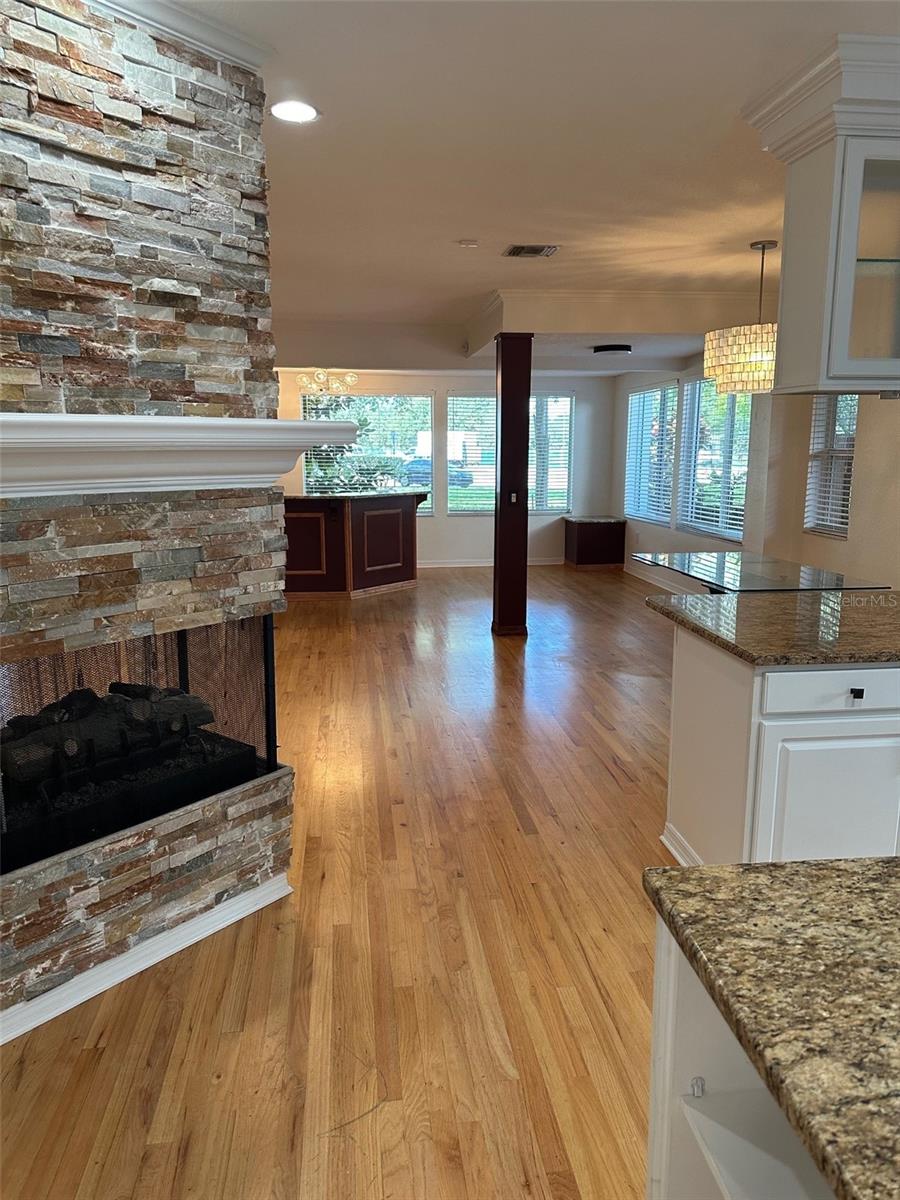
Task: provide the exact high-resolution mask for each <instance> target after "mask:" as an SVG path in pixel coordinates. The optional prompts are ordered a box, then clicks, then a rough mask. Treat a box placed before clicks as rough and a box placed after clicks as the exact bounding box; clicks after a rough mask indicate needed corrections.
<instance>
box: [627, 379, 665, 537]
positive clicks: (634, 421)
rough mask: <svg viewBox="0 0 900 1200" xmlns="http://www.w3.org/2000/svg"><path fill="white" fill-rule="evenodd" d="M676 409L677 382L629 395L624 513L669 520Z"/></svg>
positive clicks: (652, 519) (642, 518)
mask: <svg viewBox="0 0 900 1200" xmlns="http://www.w3.org/2000/svg"><path fill="white" fill-rule="evenodd" d="M677 412H678V384H677V383H670V384H665V385H664V386H663V387H657V388H650V389H649V390H647V391H643V392H632V393H631V395H630V396H629V397H628V443H627V447H626V451H625V515H626V516H627V517H638V518H640V519H641V520H644V521H659V522H661V523H662V524H665V525H668V524H670V523H671V520H672V477H673V468H674V464H675V426H676V419H677Z"/></svg>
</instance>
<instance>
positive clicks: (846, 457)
mask: <svg viewBox="0 0 900 1200" xmlns="http://www.w3.org/2000/svg"><path fill="white" fill-rule="evenodd" d="M842 399H852V400H854V401H855V405H856V411H855V414H854V417H855V420H854V426H853V446H852V447H851V448H850V449H849V450H846V449H838V448H836V447H835V444H834V441H835V436H836V434H837V418H838V401H839V400H842ZM820 407H824V408H826V410H827V413H826V417H825V422H824V426H823V432H824V435H825V444H824V445H821V446H816V445H815V441H816V434H817V432H818V431H819V430H818V425H817V411H818V409H819V408H820ZM858 428H859V394H858V393H856V392H841V393H833V392H829V393H824V392H820V393H818V394H816V395H815V396H813V399H812V406H811V408H810V420H809V451H808V456H807V464H806V491H805V494H804V498H803V532H804V533H812V534H816V535H818V536H819V537H830V538H835V539H837V540H838V541H846V540H847V539H848V537H849V536H850V511H851V506H852V504H853V468H854V465H855V458H856V439H857V436H858ZM839 462H844V463H847V464H849V467H850V472H849V479H848V492H847V515H846V521H845V522H843V523H841V524H836V523H835V524H822V523H819V522H817V521H816V520H815V516H816V513H817V512H819V511H821V510H822V509H823V508H824V507H825V506H824V505H823V504H822V503H821V496H822V492H823V485H824V482H825V480H827V479H830V478H831V472H830V471H822V470H821V467H822V465H823V464H829V465H830V466H831V467H832V468H833V467H834V466H835V464H837V463H839ZM817 468H819V470H817ZM814 475H815V476H817V479H816V480H815V484H814Z"/></svg>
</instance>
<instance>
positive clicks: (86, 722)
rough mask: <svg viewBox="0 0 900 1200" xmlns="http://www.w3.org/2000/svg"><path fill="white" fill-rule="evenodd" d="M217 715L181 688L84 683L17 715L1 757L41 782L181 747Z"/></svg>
mask: <svg viewBox="0 0 900 1200" xmlns="http://www.w3.org/2000/svg"><path fill="white" fill-rule="evenodd" d="M214 721H215V715H214V713H213V710H212V709H211V708H210V706H209V705H208V704H207V703H206V701H205V700H203V699H202V698H201V697H200V696H194V695H191V694H190V693H186V692H182V691H180V690H179V689H178V688H156V687H143V686H141V685H138V684H130V683H111V684H110V685H109V693H108V694H107V695H105V696H98V695H97V693H96V692H94V691H92V690H91V689H90V688H78V689H77V690H75V691H73V692H69V694H68V695H67V696H64V697H63V698H62V700H60V701H58V703H56V704H48V705H47V706H46V707H45V708H42V709H41V711H40V712H38V713H35V714H34V715H29V716H19V717H13V718H11V720H10V721H9V723H8V724H7V725H6V726H5V727H4V728H3V729H2V730H0V762H2V768H3V774H4V776H6V778H7V780H9V781H14V782H15V783H20V784H28V783H36V782H39V781H41V780H46V779H49V778H53V777H59V776H60V775H66V774H68V773H70V772H72V771H77V770H79V769H83V768H85V767H89V766H95V765H99V764H101V763H104V762H108V761H110V760H122V759H125V760H127V759H128V758H129V757H130V756H131V755H132V754H133V753H135V752H137V751H141V750H147V749H150V748H158V749H159V750H161V751H163V752H165V751H166V750H167V749H168V748H170V747H171V748H172V749H173V750H175V749H176V748H177V746H178V745H179V744H180V743H182V742H184V741H185V740H186V739H187V738H188V737H190V736H191V734H193V733H194V732H195V731H196V730H198V729H200V728H202V727H203V726H204V725H210V724H212V723H213V722H214Z"/></svg>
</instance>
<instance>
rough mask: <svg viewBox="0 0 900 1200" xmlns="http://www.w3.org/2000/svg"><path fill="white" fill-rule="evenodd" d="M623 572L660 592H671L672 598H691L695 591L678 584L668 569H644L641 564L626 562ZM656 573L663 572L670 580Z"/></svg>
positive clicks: (704, 589) (704, 590)
mask: <svg viewBox="0 0 900 1200" xmlns="http://www.w3.org/2000/svg"><path fill="white" fill-rule="evenodd" d="M625 570H626V571H627V572H628V574H629V575H635V576H636V577H637V578H638V579H643V580H644V582H645V583H652V584H653V586H654V587H655V588H657V589H659V590H660V591H663V592H671V593H672V594H673V595H674V596H692V595H695V594H696V591H697V589H696V588H691V587H683V586H682V585H681V584H680V583H678V582H677V581H676V579H675V576H674V575H672V572H671V571H669V569H668V567H646V566H644V565H642V564H641V563H636V562H634V561H633V560H628V561H626V563H625ZM657 571H665V572H666V575H672V578H671V579H668V578H665V577H661V576H660V575H658V574H656V572H657ZM703 592H704V594H705V593H706V588H703Z"/></svg>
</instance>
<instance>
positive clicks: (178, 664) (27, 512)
mask: <svg viewBox="0 0 900 1200" xmlns="http://www.w3.org/2000/svg"><path fill="white" fill-rule="evenodd" d="M144 7H146V6H144ZM141 8H142V6H141V5H140V4H138V3H134V4H131V5H129V4H128V3H126V2H125V0H122V3H116V4H115V5H109V6H105V5H104V4H102V3H100V2H98V3H96V4H90V3H84V2H83V0H16V2H15V3H14V4H13V5H12V9H10V8H9V7H8V6H7V8H5V9H3V13H2V14H0V39H2V45H3V47H4V56H5V57H4V87H3V90H2V95H0V149H2V151H3V164H2V167H0V211H2V215H3V217H4V226H5V237H6V238H7V239H8V241H7V247H6V248H5V275H4V279H3V282H2V287H0V306H2V312H3V316H4V330H5V332H4V337H3V341H2V346H0V349H2V355H3V358H2V366H3V387H2V392H0V410H2V414H3V415H2V416H0V439H2V452H3V464H2V466H3V472H2V479H0V487H2V501H0V503H2V514H0V515H2V526H3V547H2V580H0V588H2V600H3V617H2V635H3V647H2V661H0V726H2V727H3V728H2V746H0V759H2V767H3V782H4V796H5V812H4V816H3V820H4V822H5V826H6V835H7V836H6V839H5V844H4V860H5V864H6V868H7V869H6V870H5V871H4V873H3V875H2V878H0V904H2V929H0V933H2V941H3V956H2V984H0V1005H2V1007H3V1008H4V1010H5V1013H4V1026H3V1034H4V1037H9V1036H14V1035H15V1034H17V1033H20V1032H23V1031H25V1030H27V1029H28V1028H31V1027H32V1026H34V1025H35V1024H37V1023H39V1022H40V1021H42V1020H45V1019H47V1018H48V1017H49V1016H52V1015H54V1014H55V1013H57V1012H60V1011H63V1010H64V1009H65V1008H67V1007H71V1006H72V1005H73V1004H76V1003H79V1002H80V1001H81V1000H83V999H85V998H87V997H88V996H90V995H93V994H95V993H96V992H97V991H99V990H101V989H102V988H103V987H106V986H109V985H110V984H111V983H114V982H116V981H118V980H119V979H122V978H124V977H126V976H127V975H128V974H131V973H133V972H134V971H136V970H140V969H141V968H142V967H143V966H146V965H148V964H149V963H151V962H154V961H157V960H158V959H159V958H161V957H163V956H165V955H166V954H169V953H172V952H173V951H174V950H176V949H178V948H179V947H180V946H183V945H187V944H189V943H190V942H192V941H195V940H196V939H197V938H198V937H201V936H204V935H205V934H207V933H209V932H211V931H213V930H214V929H216V928H220V927H221V926H222V925H224V924H227V923H228V922H229V921H233V920H236V919H238V917H240V916H242V915H245V914H246V913H247V912H251V911H253V910H254V909H255V908H258V907H260V906H261V905H262V904H265V903H268V902H270V901H271V900H273V899H276V898H277V897H278V896H280V895H284V894H285V893H286V892H287V891H289V890H290V889H289V888H288V885H287V882H286V875H285V872H286V869H287V866H288V862H289V858H290V828H291V811H292V792H293V773H292V772H291V770H290V768H288V767H285V766H282V765H281V764H279V762H278V759H277V746H276V732H275V710H274V674H273V672H274V658H273V632H272V619H273V615H274V614H277V613H278V612H280V611H281V610H282V608H283V606H284V602H283V598H282V590H283V586H284V560H285V537H284V511H283V498H282V494H281V491H280V490H279V489H276V488H274V487H273V484H274V481H275V479H276V478H278V477H279V476H280V475H282V474H283V473H285V471H287V470H289V469H290V467H291V466H293V464H294V462H295V461H296V458H297V455H298V453H300V452H302V450H303V448H304V447H305V446H308V445H311V444H315V443H316V442H317V441H318V440H320V433H319V431H318V430H317V428H316V427H315V425H314V424H313V423H309V422H298V421H290V422H284V421H276V420H268V419H265V418H272V417H274V416H275V415H276V412H277V383H276V380H275V376H274V372H273V369H272V368H273V361H274V346H273V343H272V336H271V323H270V305H269V268H268V234H267V215H266V214H267V208H266V180H265V170H264V153H263V146H262V141H261V122H262V115H263V102H264V97H263V91H262V84H261V80H260V78H259V76H258V75H257V74H256V72H255V70H254V69H252V64H249V65H248V62H247V61H244V62H237V61H234V59H235V58H240V57H241V54H240V52H239V51H240V48H239V47H238V48H237V49H236V48H235V43H234V39H229V45H228V52H227V54H225V55H223V54H222V53H221V52H217V51H216V50H215V49H211V48H209V47H208V46H205V47H202V46H200V45H198V44H197V41H196V39H193V40H186V39H185V38H184V37H182V36H177V35H175V34H173V33H172V32H171V31H169V32H167V31H164V30H161V29H160V28H158V27H151V26H150V25H149V24H148V23H147V22H145V21H144V20H143V19H142V18H141V17H140V15H138V16H137V17H136V18H135V19H134V20H132V19H129V18H126V17H124V16H122V15H119V14H121V13H122V11H123V10H126V9H128V10H130V11H133V12H135V13H136V14H140V13H141ZM173 11H174V10H173ZM179 19H180V18H179ZM210 28H211V27H210V26H209V25H208V23H204V24H203V29H204V31H205V32H207V33H208V32H209V30H210ZM182 32H183V31H182ZM208 40H209V39H208V38H207V41H208ZM213 40H215V39H213ZM259 418H263V419H259ZM352 437H353V428H352V427H343V428H341V429H339V430H338V429H332V430H330V433H329V441H335V440H338V441H340V440H344V441H347V440H352Z"/></svg>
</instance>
